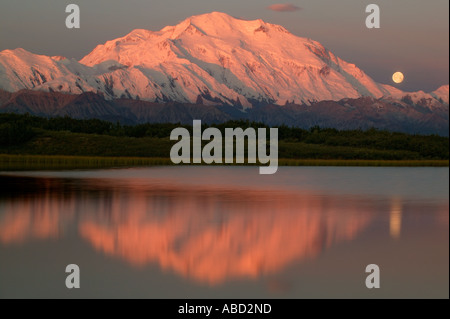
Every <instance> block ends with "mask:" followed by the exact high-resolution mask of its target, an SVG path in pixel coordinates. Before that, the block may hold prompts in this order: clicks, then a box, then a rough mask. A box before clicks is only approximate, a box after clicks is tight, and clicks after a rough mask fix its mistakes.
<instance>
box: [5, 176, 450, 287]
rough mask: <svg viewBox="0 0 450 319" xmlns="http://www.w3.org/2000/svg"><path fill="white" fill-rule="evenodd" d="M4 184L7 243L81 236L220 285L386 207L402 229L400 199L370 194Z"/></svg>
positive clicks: (276, 265)
mask: <svg viewBox="0 0 450 319" xmlns="http://www.w3.org/2000/svg"><path fill="white" fill-rule="evenodd" d="M5 183H6V184H3V185H8V187H7V188H4V189H3V190H2V197H3V198H2V200H1V201H0V203H1V205H2V206H0V242H1V243H3V244H5V245H13V244H23V243H25V242H27V241H31V240H37V239H45V238H47V239H50V238H60V237H62V236H71V235H73V234H75V236H76V238H81V239H82V240H85V241H86V242H88V243H89V244H90V245H92V247H94V248H95V249H96V250H97V251H99V252H102V253H103V254H106V255H109V256H113V257H115V258H120V259H122V260H125V261H126V262H127V263H129V264H130V265H132V266H134V267H144V266H147V265H150V264H157V265H159V267H160V268H161V269H163V270H165V271H171V272H175V273H177V274H179V275H181V276H183V277H185V278H189V279H192V280H195V281H197V282H202V283H208V284H211V285H217V284H220V283H223V282H225V281H227V280H231V279H238V278H256V277H259V276H261V275H268V274H276V273H278V272H280V271H282V270H283V269H285V268H286V267H288V266H289V265H290V264H292V263H293V262H299V261H302V260H308V259H313V258H315V257H316V256H318V255H319V254H321V252H323V251H324V250H326V249H329V248H330V247H332V246H334V245H337V244H339V243H343V242H346V241H351V240H353V239H355V238H356V237H357V236H358V235H359V234H360V233H361V232H362V231H363V230H364V229H366V228H367V227H368V225H369V224H370V223H371V222H372V221H373V219H374V216H375V214H376V213H378V212H380V211H385V212H388V211H390V221H389V225H390V226H389V227H390V234H391V236H392V237H394V238H398V237H399V236H400V233H401V214H402V200H401V199H400V198H393V199H392V200H391V203H390V207H389V201H387V204H384V203H385V201H378V200H376V199H369V198H365V197H361V196H359V197H357V196H356V197H346V196H336V195H328V196H324V195H319V194H315V193H304V192H302V193H300V192H289V191H283V192H281V191H277V190H272V191H270V190H252V189H248V190H244V191H243V190H242V189H240V190H238V191H237V190H234V189H232V188H214V189H212V188H205V187H202V186H198V187H194V188H189V189H185V188H182V187H180V186H179V185H178V186H177V185H170V184H164V185H162V184H159V183H158V182H149V183H147V184H143V183H142V180H134V179H118V180H114V179H108V180H103V179H83V180H81V179H80V180H77V179H58V178H29V179H27V180H26V181H24V180H23V179H20V178H14V177H9V178H6V180H5ZM447 209H448V207H447ZM447 216H448V214H447Z"/></svg>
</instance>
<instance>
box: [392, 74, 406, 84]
mask: <svg viewBox="0 0 450 319" xmlns="http://www.w3.org/2000/svg"><path fill="white" fill-rule="evenodd" d="M404 79H405V76H404V75H403V73H402V72H395V73H394V74H393V75H392V81H394V82H395V83H402V82H403V80H404Z"/></svg>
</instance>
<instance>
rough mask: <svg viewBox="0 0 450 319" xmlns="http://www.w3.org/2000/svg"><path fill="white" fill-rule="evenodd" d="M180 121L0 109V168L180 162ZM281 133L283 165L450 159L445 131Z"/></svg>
mask: <svg viewBox="0 0 450 319" xmlns="http://www.w3.org/2000/svg"><path fill="white" fill-rule="evenodd" d="M177 127H184V128H186V129H188V130H189V131H190V132H192V126H190V125H185V124H179V123H178V124H173V123H166V124H158V123H153V124H152V123H147V124H140V125H122V124H120V123H118V122H116V123H113V122H108V121H102V120H97V119H89V120H77V119H72V118H69V117H60V118H45V117H37V116H31V115H28V114H24V115H20V114H0V170H41V169H42V170H45V169H91V168H112V167H134V166H156V165H174V164H173V163H172V162H171V160H170V158H169V154H170V150H171V148H172V146H173V145H174V144H175V143H177V142H178V141H171V140H170V133H171V132H172V130H173V129H174V128H177ZM208 127H217V128H218V129H219V130H220V131H221V132H222V134H223V132H224V130H225V128H237V127H240V128H242V129H244V130H245V129H246V128H249V127H252V128H269V126H267V125H265V124H262V123H256V122H249V121H229V122H226V123H221V124H210V125H206V124H205V125H203V123H202V129H205V128H208ZM278 135H279V143H278V153H279V156H278V157H279V163H278V165H279V166H397V167H398V166H405V167H408V166H409V167H420V166H428V167H430V166H433V167H448V166H449V138H448V137H444V136H438V135H411V134H404V133H395V132H388V131H381V130H376V129H369V130H351V131H339V130H336V129H323V128H320V127H312V128H310V129H308V130H306V129H300V128H295V127H287V126H280V127H278ZM207 143H209V141H203V145H202V146H204V145H206V144H207ZM180 165H202V164H180ZM203 165H206V164H203ZM212 165H235V166H240V165H258V166H261V165H260V164H259V163H256V164H212Z"/></svg>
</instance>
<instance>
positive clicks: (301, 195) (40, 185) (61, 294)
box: [0, 166, 449, 298]
mask: <svg viewBox="0 0 450 319" xmlns="http://www.w3.org/2000/svg"><path fill="white" fill-rule="evenodd" d="M0 188H1V194H0V298H16V297H21V298H47V297H55V298H92V297H101V298H110V297H112V298H115V297H121V298H122V297H123V298H448V297H449V195H448V194H449V193H448V192H449V169H448V168H397V167H392V168H377V167H279V170H278V172H277V173H276V174H275V175H259V174H258V168H257V167H236V166H230V167H220V166H211V167H205V166H180V167H177V166H174V167H153V168H128V169H108V170H89V171H88V170H71V171H35V172H4V173H0ZM69 264H76V265H78V266H79V268H80V285H81V288H80V289H67V288H66V285H65V280H66V277H67V276H68V275H69V274H68V273H66V272H65V270H66V266H67V265H69ZM369 264H376V265H378V266H379V268H380V288H379V289H368V288H367V287H366V284H365V282H366V277H367V276H368V275H369V273H366V272H365V270H366V266H367V265H369Z"/></svg>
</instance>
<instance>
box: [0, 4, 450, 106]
mask: <svg viewBox="0 0 450 319" xmlns="http://www.w3.org/2000/svg"><path fill="white" fill-rule="evenodd" d="M1 70H5V71H4V72H3V73H6V75H3V74H0V88H4V89H7V90H9V91H14V90H17V89H21V88H28V89H34V90H49V91H50V90H51V91H59V92H67V93H77V94H78V93H82V92H102V93H103V94H104V95H105V97H107V98H111V99H112V98H120V97H126V98H134V99H143V100H148V101H152V102H162V101H176V102H190V103H195V101H197V100H199V97H200V98H201V100H202V103H203V104H205V105H206V104H210V105H213V104H228V105H238V104H239V105H242V107H243V108H248V107H251V106H252V105H264V104H278V105H284V104H285V102H286V101H290V102H291V101H293V102H291V103H297V104H307V105H310V104H311V103H312V102H315V101H322V100H335V101H337V100H340V99H343V98H359V97H362V96H370V97H374V98H377V99H378V98H381V97H386V96H394V95H395V96H399V98H401V97H403V96H404V94H403V93H404V92H402V91H400V90H396V89H395V88H393V87H390V86H384V85H381V84H378V83H376V82H374V81H373V80H372V79H371V78H370V77H369V76H367V75H366V74H365V73H364V72H363V71H362V70H360V69H359V68H358V67H357V66H356V65H354V64H351V63H347V62H345V61H343V60H341V59H340V58H338V57H336V56H335V55H334V54H333V53H332V52H331V51H329V50H328V49H326V48H325V47H323V46H322V45H321V44H320V43H318V42H316V41H313V40H311V39H307V38H302V37H298V36H295V35H294V34H292V33H289V32H288V31H287V30H286V29H285V28H283V27H282V26H279V25H275V24H271V23H268V22H265V21H263V20H261V19H257V20H243V19H240V18H235V17H232V16H230V15H228V14H226V13H222V12H211V13H205V14H201V15H195V16H191V17H189V18H186V19H184V20H183V21H181V22H179V23H178V24H176V25H174V26H167V27H165V28H162V29H161V30H159V31H149V30H145V29H135V30H133V31H131V32H130V33H128V34H127V35H125V36H123V37H121V38H117V39H113V40H111V41H107V42H106V43H104V44H100V45H98V46H97V47H96V48H95V49H94V50H93V51H92V52H90V53H89V54H88V55H86V56H85V57H84V58H83V59H82V60H80V61H79V63H78V62H76V61H74V60H67V59H64V60H63V58H62V57H61V58H60V57H46V56H40V55H34V54H32V53H29V52H27V51H25V50H23V49H16V50H7V51H3V52H0V71H1ZM446 92H447V95H446V96H447V98H445V94H446ZM434 94H435V96H439V97H442V96H443V97H442V99H443V100H444V101H448V86H447V89H446V90H445V87H444V88H441V89H439V90H437V91H435V93H434ZM416 95H417V96H416V97H414V98H416V99H419V98H423V97H426V98H429V96H425V95H424V94H422V93H420V94H416Z"/></svg>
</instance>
